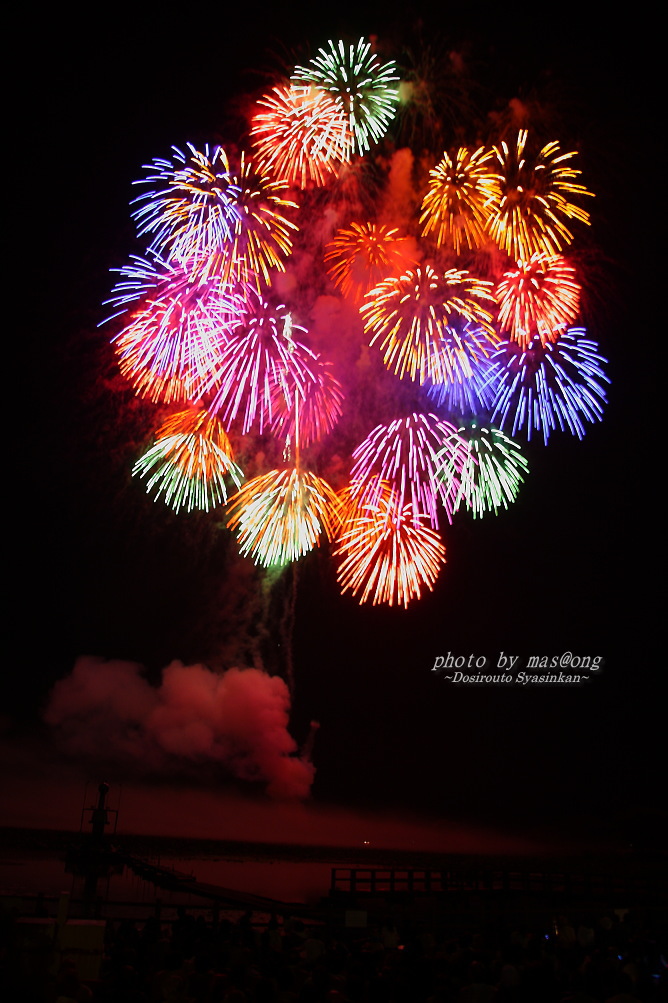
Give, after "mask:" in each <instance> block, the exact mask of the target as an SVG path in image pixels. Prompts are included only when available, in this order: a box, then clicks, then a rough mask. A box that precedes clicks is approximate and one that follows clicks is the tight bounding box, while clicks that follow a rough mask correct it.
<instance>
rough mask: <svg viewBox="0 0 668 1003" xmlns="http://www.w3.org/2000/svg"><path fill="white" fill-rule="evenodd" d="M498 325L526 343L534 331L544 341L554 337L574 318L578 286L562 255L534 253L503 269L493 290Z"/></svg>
mask: <svg viewBox="0 0 668 1003" xmlns="http://www.w3.org/2000/svg"><path fill="white" fill-rule="evenodd" d="M496 298H497V302H498V304H499V323H500V325H501V329H502V330H504V331H509V332H510V337H511V339H512V340H513V341H517V342H519V343H520V345H525V346H527V347H528V346H529V345H530V344H531V342H532V341H533V338H534V336H535V335H536V334H538V335H540V339H541V341H542V342H543V344H545V342H546V341H556V340H557V338H558V337H559V335H560V333H561V332H562V331H563V330H565V329H566V328H567V327H568V326H569V324H570V323H571V322H572V321H574V320H575V318H576V317H577V314H578V310H579V308H580V286H579V285H578V283H577V282H576V281H575V269H574V268H573V267H572V265H569V264H568V263H567V262H566V261H565V260H564V259H563V258H562V257H560V256H558V255H556V256H550V255H548V254H534V255H533V256H532V257H531V258H530V259H529V261H518V262H517V264H516V265H515V268H514V269H512V270H511V271H509V272H506V273H505V274H504V276H503V278H502V279H501V281H500V282H499V285H498V286H497V290H496Z"/></svg>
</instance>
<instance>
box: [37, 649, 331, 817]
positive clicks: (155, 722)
mask: <svg viewBox="0 0 668 1003" xmlns="http://www.w3.org/2000/svg"><path fill="white" fill-rule="evenodd" d="M289 710H290V695H289V692H288V688H287V686H286V684H285V682H284V681H283V680H282V679H281V678H279V677H278V676H269V675H267V674H266V673H264V672H261V671H260V670H258V669H238V668H233V669H229V670H228V671H227V672H224V673H222V674H217V673H215V672H211V671H210V670H209V669H208V668H206V667H205V666H203V665H190V666H185V665H183V664H182V663H181V662H178V661H175V662H172V663H171V665H168V666H167V668H166V669H164V670H163V672H162V681H161V684H160V686H159V687H157V688H156V687H153V686H151V685H150V684H149V683H148V682H147V681H146V679H145V678H144V677H143V676H142V667H141V666H140V665H137V664H135V663H132V662H123V661H105V660H104V659H101V658H90V657H86V658H79V659H78V660H77V662H76V664H75V666H74V669H73V671H72V674H71V675H70V676H68V677H67V678H66V679H62V680H60V682H58V683H56V685H55V686H54V688H53V690H52V692H51V696H50V700H49V704H48V706H47V708H46V711H45V714H44V719H45V721H46V722H47V724H49V725H50V726H51V727H52V728H53V729H54V730H55V734H56V738H57V741H58V744H59V746H60V747H61V748H62V749H63V750H64V751H65V752H66V753H68V754H69V755H73V756H76V757H79V758H83V759H86V760H94V761H96V762H98V763H99V762H101V761H104V762H105V763H111V764H116V765H117V766H119V767H130V768H131V769H132V772H133V773H138V774H140V775H161V774H162V775H169V776H173V775H174V774H175V773H178V772H179V771H183V769H184V768H187V767H190V768H191V769H192V768H193V767H197V766H203V765H206V764H212V763H214V764H219V765H220V766H222V767H224V769H225V770H226V771H227V772H228V773H230V774H231V775H232V776H234V777H236V778H239V779H241V780H247V781H252V782H261V783H264V784H265V785H266V790H267V793H268V794H269V796H270V797H272V798H278V799H303V798H306V797H307V796H308V794H309V792H310V789H311V784H312V782H313V777H314V772H315V771H314V768H313V766H312V765H311V763H310V761H309V759H308V756H307V755H306V756H302V757H299V756H298V755H296V751H297V746H296V743H295V741H294V739H293V738H292V737H291V735H290V734H289V732H288V718H289Z"/></svg>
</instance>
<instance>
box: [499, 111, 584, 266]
mask: <svg viewBox="0 0 668 1003" xmlns="http://www.w3.org/2000/svg"><path fill="white" fill-rule="evenodd" d="M527 136H528V133H527V130H526V129H520V131H519V133H518V136H517V142H516V144H515V146H514V147H509V146H508V145H507V144H506V143H505V142H502V143H501V146H500V147H495V148H494V149H495V152H496V157H497V160H498V164H499V168H500V171H501V173H502V175H503V180H502V184H501V198H500V200H499V201H498V203H497V204H496V206H495V207H494V208H493V210H492V212H491V215H490V218H489V234H490V237H491V238H492V240H493V241H494V242H495V243H496V244H497V245H498V247H500V248H501V250H503V251H506V252H507V253H508V254H509V255H510V256H511V258H513V259H514V260H516V261H519V260H520V259H522V260H523V261H527V260H528V259H529V258H530V257H531V256H532V255H533V254H536V253H540V252H543V253H545V254H558V253H559V251H561V250H562V248H563V247H564V245H565V244H570V243H571V241H572V240H573V234H572V233H571V231H570V230H569V229H568V226H567V225H566V224H567V222H568V221H570V220H572V219H574V220H578V221H579V222H580V223H587V224H588V223H589V213H588V212H586V211H585V210H584V209H581V208H580V207H579V206H577V205H574V203H573V202H571V201H569V199H570V197H571V196H573V195H575V196H582V195H592V192H590V191H588V190H587V189H586V188H585V187H584V185H579V184H575V180H574V179H575V178H577V177H579V175H580V174H581V173H582V172H581V171H578V170H576V169H575V168H574V167H572V166H571V164H570V161H571V159H572V158H573V157H574V156H575V153H574V152H572V153H562V152H561V150H560V148H559V143H557V142H553V143H548V144H547V145H546V146H544V147H543V148H542V150H540V152H539V153H538V155H537V156H531V155H530V154H525V147H526V145H527Z"/></svg>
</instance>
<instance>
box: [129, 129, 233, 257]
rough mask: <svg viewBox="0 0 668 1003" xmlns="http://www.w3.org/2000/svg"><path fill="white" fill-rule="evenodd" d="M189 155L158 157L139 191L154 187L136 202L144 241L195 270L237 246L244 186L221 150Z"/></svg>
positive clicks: (177, 153) (148, 166) (178, 153)
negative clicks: (228, 245) (219, 250)
mask: <svg viewBox="0 0 668 1003" xmlns="http://www.w3.org/2000/svg"><path fill="white" fill-rule="evenodd" d="M187 147H188V151H189V152H188V153H184V152H183V151H182V150H179V149H178V147H176V146H173V147H172V150H173V151H174V157H173V159H172V160H166V159H163V158H158V157H156V158H155V159H154V160H153V162H152V163H151V164H146V165H145V166H144V169H145V170H146V171H148V172H149V173H148V174H147V176H146V177H145V178H142V179H141V180H140V181H135V184H137V185H151V191H148V192H144V194H142V195H140V196H139V197H138V198H136V199H135V200H134V202H133V205H137V206H138V207H137V209H135V210H134V212H133V213H132V216H133V218H134V219H135V220H136V222H137V227H138V233H139V236H143V235H144V234H146V233H148V234H151V235H152V236H153V241H152V244H151V246H150V251H151V252H152V253H154V254H157V255H160V256H161V257H165V258H167V259H173V260H175V261H178V262H181V263H182V264H183V263H188V264H189V265H191V266H192V265H196V264H198V263H202V262H205V261H206V260H208V258H209V255H210V254H211V253H212V251H214V250H215V249H216V248H218V247H221V246H223V244H225V243H229V242H231V241H232V240H233V236H234V232H235V230H236V227H237V224H238V222H239V214H238V210H237V203H238V200H239V195H240V191H239V185H238V183H237V179H236V178H235V177H234V174H233V172H232V171H231V170H230V165H229V161H228V159H227V154H226V153H225V150H224V149H223V148H222V147H221V146H215V147H214V148H213V150H210V149H209V146H208V144H206V145H205V147H204V149H203V150H197V149H195V147H194V146H193V145H192V143H188V144H187Z"/></svg>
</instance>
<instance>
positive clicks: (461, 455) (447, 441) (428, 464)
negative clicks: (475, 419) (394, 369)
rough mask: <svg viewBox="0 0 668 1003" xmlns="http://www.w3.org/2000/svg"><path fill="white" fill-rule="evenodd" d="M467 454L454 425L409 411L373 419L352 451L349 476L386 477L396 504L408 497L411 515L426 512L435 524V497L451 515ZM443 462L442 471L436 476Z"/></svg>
mask: <svg viewBox="0 0 668 1003" xmlns="http://www.w3.org/2000/svg"><path fill="white" fill-rule="evenodd" d="M439 454H440V456H441V459H439V458H438V457H439ZM444 456H447V457H448V461H447V463H444V461H443V457H444ZM468 456H469V447H468V445H467V443H466V442H465V441H464V439H463V438H461V436H460V435H459V434H458V432H457V429H456V428H455V426H454V425H451V424H450V422H447V421H444V420H442V419H440V418H438V417H437V416H436V415H434V414H412V415H409V417H408V418H398V419H396V420H395V421H393V422H391V423H390V424H389V425H378V426H377V427H376V428H375V429H374V430H373V432H371V434H370V435H368V436H367V437H366V439H365V440H364V442H362V443H361V444H360V445H359V446H358V447H357V449H356V450H355V451H354V452H353V459H354V460H355V463H354V465H353V467H352V470H351V472H350V476H351V480H353V481H357V480H360V481H363V482H366V481H368V480H369V479H370V478H372V477H377V478H380V479H381V480H383V481H387V483H388V484H389V486H390V487H391V488H392V489H393V490H394V491H395V492H396V494H397V497H398V505H399V508H400V509H403V508H404V505H406V504H408V502H410V504H411V505H412V515H413V518H414V519H415V520H416V521H417V522H419V521H420V516H422V515H426V516H428V519H429V522H430V524H431V525H432V526H433V527H434V528H435V529H436V528H438V511H437V508H438V502H439V500H440V501H441V502H442V504H443V506H444V508H445V511H446V513H447V516H448V520H449V521H450V522H451V521H452V513H453V509H454V505H455V503H456V499H457V495H458V492H460V490H462V486H461V477H462V474H463V472H464V471H465V470H466V466H467V461H468ZM446 466H447V473H446V476H444V477H437V476H436V475H437V472H442V471H443V469H444V467H446ZM464 493H466V491H465V492H464Z"/></svg>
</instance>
